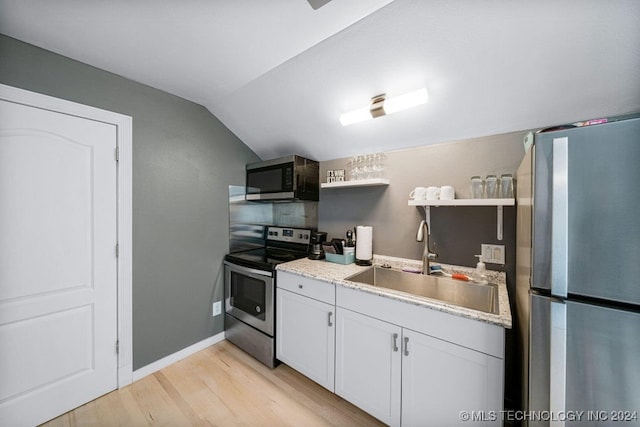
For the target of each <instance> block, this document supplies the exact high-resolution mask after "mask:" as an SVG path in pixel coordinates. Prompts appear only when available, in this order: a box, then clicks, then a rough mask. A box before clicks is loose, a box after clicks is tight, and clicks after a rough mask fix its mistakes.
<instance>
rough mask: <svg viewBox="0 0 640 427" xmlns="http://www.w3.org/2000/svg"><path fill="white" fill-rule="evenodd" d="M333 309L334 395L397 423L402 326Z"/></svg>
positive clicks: (381, 419) (388, 421) (384, 419)
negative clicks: (334, 341) (334, 350)
mask: <svg viewBox="0 0 640 427" xmlns="http://www.w3.org/2000/svg"><path fill="white" fill-rule="evenodd" d="M336 311H337V313H336V326H337V329H336V394H338V395H340V396H341V397H343V398H344V399H346V400H348V401H349V402H351V403H353V404H354V405H356V406H358V407H359V408H361V409H362V410H364V411H366V412H368V413H369V414H371V415H373V416H374V417H376V418H378V419H379V420H380V421H382V422H384V423H386V424H389V425H391V426H399V425H400V399H401V395H400V380H401V378H400V376H401V373H400V371H401V362H402V359H401V357H400V354H401V353H400V347H401V338H402V330H401V328H400V327H398V326H396V325H392V324H390V323H387V322H383V321H381V320H377V319H374V318H371V317H369V316H364V315H362V314H359V313H355V312H353V311H350V310H345V309H342V308H340V307H337V308H336Z"/></svg>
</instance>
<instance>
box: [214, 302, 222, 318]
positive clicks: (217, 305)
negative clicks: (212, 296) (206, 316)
mask: <svg viewBox="0 0 640 427" xmlns="http://www.w3.org/2000/svg"><path fill="white" fill-rule="evenodd" d="M220 314H222V301H216V302H214V303H213V315H214V316H219V315H220Z"/></svg>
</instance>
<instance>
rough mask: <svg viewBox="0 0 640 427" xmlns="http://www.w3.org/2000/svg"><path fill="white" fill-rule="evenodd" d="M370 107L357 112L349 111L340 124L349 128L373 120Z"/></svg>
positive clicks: (341, 117) (359, 109) (342, 117)
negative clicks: (354, 124)
mask: <svg viewBox="0 0 640 427" xmlns="http://www.w3.org/2000/svg"><path fill="white" fill-rule="evenodd" d="M369 108H370V107H362V108H358V109H357V110H353V111H349V112H348V113H344V114H343V115H341V116H340V123H342V126H348V125H351V124H353V123H358V122H364V121H365V120H371V119H373V116H372V115H371V111H370V109H369Z"/></svg>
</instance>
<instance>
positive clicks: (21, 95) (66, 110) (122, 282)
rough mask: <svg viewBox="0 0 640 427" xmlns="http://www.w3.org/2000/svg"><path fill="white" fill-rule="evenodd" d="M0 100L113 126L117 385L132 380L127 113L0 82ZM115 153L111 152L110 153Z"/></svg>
mask: <svg viewBox="0 0 640 427" xmlns="http://www.w3.org/2000/svg"><path fill="white" fill-rule="evenodd" d="M0 99H3V100H6V101H9V102H15V103H18V104H22V105H27V106H31V107H36V108H43V109H46V110H51V111H54V112H59V113H63V114H68V115H71V116H76V117H81V118H86V119H90V120H95V121H99V122H103V123H108V124H112V125H114V126H115V127H116V137H117V147H118V163H117V166H116V174H117V175H116V177H117V178H116V179H117V190H116V191H117V197H118V200H117V206H118V213H117V236H118V259H117V268H118V272H117V281H118V284H117V286H118V303H117V304H118V344H119V352H118V388H122V387H124V386H126V385H128V384H131V383H132V382H133V315H132V311H133V287H132V283H133V264H132V259H133V244H132V213H133V204H132V193H133V187H132V182H133V181H132V165H133V161H132V152H133V151H132V145H133V135H132V130H133V126H132V122H133V119H132V118H131V117H130V116H125V115H123V114H119V113H114V112H112V111H107V110H102V109H99V108H95V107H90V106H88V105H83V104H78V103H76V102H71V101H66V100H64V99H59V98H55V97H52V96H48V95H43V94H40V93H36V92H31V91H28V90H24V89H18V88H15V87H12V86H7V85H4V84H1V83H0ZM115 155H116V153H114V156H115Z"/></svg>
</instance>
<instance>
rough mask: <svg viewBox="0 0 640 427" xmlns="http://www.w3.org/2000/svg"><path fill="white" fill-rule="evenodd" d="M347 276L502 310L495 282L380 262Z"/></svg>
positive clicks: (455, 302)
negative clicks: (397, 267)
mask: <svg viewBox="0 0 640 427" xmlns="http://www.w3.org/2000/svg"><path fill="white" fill-rule="evenodd" d="M346 280H350V281H352V282H358V283H364V284H367V285H371V286H377V287H380V288H386V289H393V290H396V291H400V292H405V293H407V294H411V295H418V296H421V297H427V298H431V299H435V300H439V301H443V302H446V303H449V304H453V305H457V306H459V307H466V308H470V309H472V310H478V311H483V312H485V313H492V314H498V313H499V310H498V287H497V286H496V285H495V284H492V283H490V284H487V285H481V284H478V283H472V282H464V281H460V280H454V279H451V278H448V277H443V276H436V275H430V276H428V275H423V274H416V273H408V272H406V271H400V270H394V269H390V268H382V267H378V266H374V267H371V268H368V269H366V270H364V271H362V272H360V273H357V274H354V275H352V276H349V277H347V278H346Z"/></svg>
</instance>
